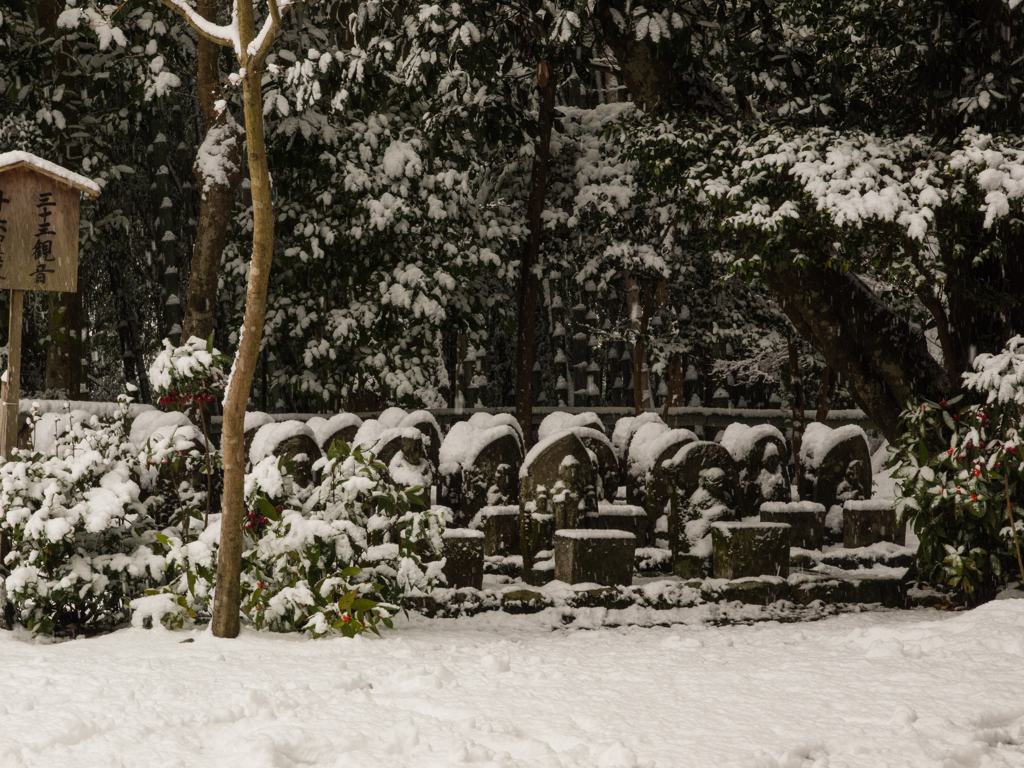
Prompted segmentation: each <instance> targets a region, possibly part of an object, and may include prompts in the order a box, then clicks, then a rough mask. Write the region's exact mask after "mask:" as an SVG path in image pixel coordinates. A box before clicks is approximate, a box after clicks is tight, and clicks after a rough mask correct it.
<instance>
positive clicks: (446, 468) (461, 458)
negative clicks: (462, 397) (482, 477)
mask: <svg viewBox="0 0 1024 768" xmlns="http://www.w3.org/2000/svg"><path fill="white" fill-rule="evenodd" d="M506 435H511V436H512V437H513V438H515V440H516V442H517V443H519V442H520V438H519V433H518V432H517V431H516V430H515V429H513V428H512V427H511V426H509V425H507V424H503V425H500V426H495V427H486V428H484V429H480V428H478V427H477V426H475V425H474V424H472V423H470V422H467V421H460V422H457V423H455V424H453V425H452V428H451V429H450V430H449V431H448V434H447V436H446V437H445V439H444V442H443V443H441V452H440V455H439V466H440V467H441V468H442V469H441V472H442V474H451V473H452V472H453V471H454V468H455V467H469V466H472V464H473V462H475V461H476V457H477V456H479V455H480V451H482V450H483V449H484V448H486V447H487V446H488V445H490V444H491V443H493V442H494V441H495V440H499V439H500V438H502V437H504V436H506Z"/></svg>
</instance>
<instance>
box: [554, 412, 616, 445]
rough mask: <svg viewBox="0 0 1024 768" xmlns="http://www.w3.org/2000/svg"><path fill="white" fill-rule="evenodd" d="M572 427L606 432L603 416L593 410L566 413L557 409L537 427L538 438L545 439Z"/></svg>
mask: <svg viewBox="0 0 1024 768" xmlns="http://www.w3.org/2000/svg"><path fill="white" fill-rule="evenodd" d="M572 427H586V428H588V429H593V430H595V431H599V432H601V433H603V432H604V424H603V423H602V422H601V418H600V417H599V416H598V415H597V414H596V413H593V412H592V411H588V412H586V413H575V414H573V413H564V412H562V411H555V412H554V413H549V414H548V415H547V416H545V417H544V421H542V422H541V423H540V426H539V427H537V439H539V440H543V439H544V438H545V437H550V436H551V435H553V434H555V433H556V432H564V431H565V430H567V429H571V428H572Z"/></svg>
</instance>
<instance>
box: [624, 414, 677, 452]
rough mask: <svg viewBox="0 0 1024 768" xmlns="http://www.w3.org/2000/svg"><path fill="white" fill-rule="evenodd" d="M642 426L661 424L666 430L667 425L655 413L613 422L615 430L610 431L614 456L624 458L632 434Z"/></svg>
mask: <svg viewBox="0 0 1024 768" xmlns="http://www.w3.org/2000/svg"><path fill="white" fill-rule="evenodd" d="M644 424H661V425H663V426H664V427H665V428H666V429H668V425H667V424H665V422H663V421H662V420H661V417H660V416H659V415H658V414H656V413H651V412H648V413H641V414H640V415H639V416H624V417H622V418H621V419H619V420H618V421H617V422H615V429H614V430H613V431H612V447H613V448H615V455H616V456H618V457H619V458H620V459H622V458H623V457H625V455H626V449H627V448H628V446H629V441H630V440H631V439H632V437H633V434H634V433H635V432H636V431H637V430H638V429H640V427H642V426H643V425H644Z"/></svg>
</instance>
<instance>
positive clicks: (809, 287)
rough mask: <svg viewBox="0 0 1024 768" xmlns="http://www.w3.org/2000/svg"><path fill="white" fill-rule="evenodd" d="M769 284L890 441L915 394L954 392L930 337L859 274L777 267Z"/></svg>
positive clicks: (767, 278) (812, 267) (768, 276)
mask: <svg viewBox="0 0 1024 768" xmlns="http://www.w3.org/2000/svg"><path fill="white" fill-rule="evenodd" d="M764 278H765V281H766V282H767V284H768V287H769V289H770V290H771V292H772V294H773V296H774V297H775V299H776V301H778V302H779V305H780V306H781V307H782V310H783V311H784V312H785V313H786V316H787V317H788V318H789V319H790V321H791V322H792V323H793V325H794V326H795V327H796V329H797V331H798V332H799V333H800V335H801V336H803V337H804V338H805V339H806V340H807V341H808V342H810V343H811V345H812V346H814V348H815V349H817V350H818V351H819V352H820V353H821V354H822V355H823V356H824V357H825V360H826V362H827V363H828V365H829V367H830V368H832V369H833V371H835V372H836V373H837V374H838V375H840V376H841V377H842V379H843V381H844V383H845V384H846V386H847V388H848V389H849V391H850V394H851V396H852V397H853V399H854V400H855V401H856V402H857V404H858V405H859V406H860V407H861V408H862V409H863V410H864V412H865V413H866V414H867V415H868V416H869V417H870V418H871V419H872V421H874V422H875V424H876V425H877V426H878V428H879V429H880V430H881V432H882V434H883V435H885V437H886V439H887V440H889V441H890V442H894V441H895V440H896V438H897V437H898V435H899V429H898V421H899V415H900V412H901V411H902V410H903V407H904V405H905V403H906V401H907V399H908V398H909V397H910V396H912V395H915V396H919V397H928V398H931V399H936V400H937V399H939V398H941V397H942V394H943V392H944V391H946V390H948V389H949V387H950V380H949V376H948V375H947V373H946V370H945V369H944V368H943V367H942V366H941V365H939V363H938V362H937V361H936V360H935V359H934V358H933V357H932V356H931V355H930V354H929V353H928V349H927V346H926V344H925V340H924V336H923V335H922V334H921V333H920V332H919V331H918V330H917V329H915V328H913V327H912V326H911V325H910V324H909V323H908V322H907V321H906V320H904V319H903V318H901V317H899V316H898V315H897V314H896V313H895V312H893V310H892V309H890V308H889V307H887V306H886V305H885V304H883V303H882V302H881V301H880V300H879V299H878V298H877V297H876V296H875V295H874V294H873V293H872V292H871V289H870V288H868V287H867V285H865V284H864V282H863V281H862V280H860V279H859V278H858V277H857V276H856V275H854V274H851V273H849V272H839V271H836V270H832V269H827V268H825V267H820V266H817V265H813V264H812V265H807V266H804V267H796V266H794V265H792V264H776V265H773V266H772V267H770V268H769V269H768V270H766V272H765V274H764Z"/></svg>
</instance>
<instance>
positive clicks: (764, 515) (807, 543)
mask: <svg viewBox="0 0 1024 768" xmlns="http://www.w3.org/2000/svg"><path fill="white" fill-rule="evenodd" d="M826 514H827V510H826V509H825V506H824V505H823V504H815V503H814V502H813V501H790V502H783V501H766V502H764V503H763V504H762V505H761V522H762V523H787V524H788V525H789V527H790V540H789V545H790V546H791V547H799V548H800V549H821V547H822V545H823V544H824V541H825V515H826Z"/></svg>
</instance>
